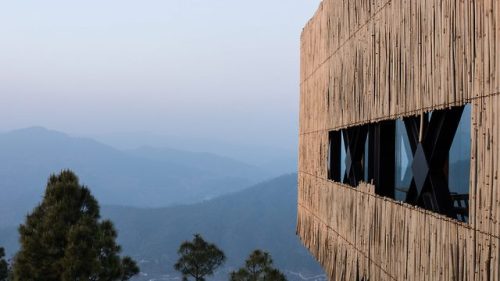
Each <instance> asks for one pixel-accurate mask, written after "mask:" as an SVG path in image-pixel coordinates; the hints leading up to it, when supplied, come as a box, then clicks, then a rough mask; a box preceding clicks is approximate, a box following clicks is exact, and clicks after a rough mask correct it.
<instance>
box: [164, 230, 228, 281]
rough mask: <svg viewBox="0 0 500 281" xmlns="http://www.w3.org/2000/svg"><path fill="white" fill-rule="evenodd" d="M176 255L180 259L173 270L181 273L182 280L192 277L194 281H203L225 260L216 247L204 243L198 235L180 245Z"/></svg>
mask: <svg viewBox="0 0 500 281" xmlns="http://www.w3.org/2000/svg"><path fill="white" fill-rule="evenodd" d="M177 253H178V254H179V256H180V257H179V260H178V261H177V263H176V264H175V265H174V268H175V270H177V271H179V272H181V273H182V276H183V278H184V280H188V277H192V278H194V280H196V281H204V280H205V277H207V276H211V275H213V274H214V272H215V270H216V269H217V268H218V267H220V266H221V265H222V264H223V263H224V262H225V260H226V256H225V255H224V253H223V252H222V251H221V250H220V249H219V248H217V246H216V245H214V244H211V243H208V242H206V241H205V240H204V239H203V238H202V237H201V235H199V234H196V235H195V236H194V239H193V241H185V242H184V243H182V244H181V246H180V247H179V250H178V251H177Z"/></svg>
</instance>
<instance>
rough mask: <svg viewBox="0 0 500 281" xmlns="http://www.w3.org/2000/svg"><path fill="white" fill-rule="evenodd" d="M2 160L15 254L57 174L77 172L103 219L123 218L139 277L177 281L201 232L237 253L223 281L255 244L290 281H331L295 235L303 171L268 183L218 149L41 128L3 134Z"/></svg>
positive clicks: (1, 236)
mask: <svg viewBox="0 0 500 281" xmlns="http://www.w3.org/2000/svg"><path fill="white" fill-rule="evenodd" d="M269 157H273V155H272V154H271V153H270V154H269ZM293 157H294V156H292V158H293ZM278 158H279V157H278ZM0 159H2V161H1V162H0V190H1V191H2V194H3V196H1V197H0V245H1V246H5V247H6V250H7V253H8V255H9V256H11V255H13V254H14V253H15V252H16V251H17V247H18V242H17V239H18V234H17V226H18V225H19V223H20V222H22V221H23V219H24V216H25V215H26V214H27V213H28V212H30V211H31V210H32V209H33V208H34V207H35V206H36V204H37V203H38V202H40V201H41V196H42V194H43V192H44V188H45V183H46V180H47V178H48V176H49V175H50V174H51V173H55V172H58V171H60V170H62V169H71V170H73V171H75V172H76V173H77V174H78V176H79V177H80V180H81V182H83V183H84V184H86V185H88V186H89V187H90V188H91V190H92V192H93V194H94V195H95V196H96V197H97V199H98V200H99V202H100V204H101V206H103V207H102V215H103V217H105V218H110V219H111V220H112V221H114V222H115V224H116V227H117V229H118V231H119V243H120V244H122V245H123V248H124V252H125V254H127V255H132V256H133V257H134V258H135V259H136V260H138V261H140V265H141V268H142V269H143V275H141V276H140V277H138V278H137V279H136V280H141V281H142V280H171V279H170V278H174V280H175V278H176V276H177V275H176V274H175V273H173V270H172V264H173V263H174V260H175V259H176V258H177V255H176V250H177V247H178V245H179V244H180V243H181V241H184V240H187V239H190V238H191V237H192V235H193V234H195V233H201V234H202V235H203V236H204V237H206V238H207V239H208V240H211V241H213V242H215V243H217V244H218V245H219V246H220V247H221V248H222V249H223V250H224V251H225V252H226V254H227V255H228V263H227V264H226V267H225V268H224V269H223V270H222V271H221V272H220V274H219V275H218V277H216V278H215V279H214V280H226V279H227V274H228V272H229V271H230V270H232V269H234V268H236V267H239V266H241V265H242V264H243V261H244V260H245V258H246V256H247V255H248V254H249V253H250V252H251V251H252V250H253V249H255V248H262V249H265V250H268V251H270V252H271V254H272V256H273V257H274V258H275V261H276V264H277V265H278V266H279V267H281V268H282V269H283V270H284V271H286V272H287V274H288V276H289V277H290V280H304V279H305V276H309V277H314V276H319V277H316V278H312V279H307V280H323V278H324V277H323V276H322V274H323V273H322V271H321V269H320V267H319V266H318V264H317V263H316V262H315V261H314V259H313V258H312V257H311V256H310V255H309V253H308V252H307V250H305V248H303V247H302V246H301V244H300V242H299V240H298V238H297V237H296V235H295V221H296V201H297V189H296V186H297V183H296V178H297V176H296V174H291V175H287V176H282V177H279V178H277V179H274V180H270V181H265V180H266V179H269V178H271V177H275V176H276V174H275V173H273V172H269V171H267V170H266V169H263V168H260V167H257V166H255V165H250V164H246V163H244V162H241V161H238V160H234V159H231V158H228V157H222V156H218V155H215V154H213V153H202V152H188V151H183V150H177V149H172V148H155V147H151V146H142V147H139V148H135V149H128V150H119V149H116V148H113V147H111V146H109V145H105V144H102V143H99V142H97V141H94V140H91V139H86V138H75V137H71V136H68V135H66V134H63V133H60V132H55V131H50V130H47V129H44V128H40V127H33V128H28V129H22V130H17V131H12V132H8V133H2V134H0ZM280 163H282V164H277V165H276V166H277V167H279V168H280V169H286V168H283V167H286V164H283V162H282V161H281V162H280ZM261 181H264V183H261V184H257V185H254V184H256V183H258V182H261ZM251 185H253V186H251ZM249 186H251V187H249ZM188 204H190V205H188ZM168 206H169V207H168ZM153 207H156V208H153ZM160 207H161V208H160Z"/></svg>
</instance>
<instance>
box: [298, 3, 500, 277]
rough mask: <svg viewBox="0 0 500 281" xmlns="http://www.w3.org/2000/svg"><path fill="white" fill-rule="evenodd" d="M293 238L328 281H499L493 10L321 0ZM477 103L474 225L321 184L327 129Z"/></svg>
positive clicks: (310, 43) (498, 103)
mask: <svg viewBox="0 0 500 281" xmlns="http://www.w3.org/2000/svg"><path fill="white" fill-rule="evenodd" d="M301 46H302V47H301V82H300V83H301V101H300V102H301V103H300V104H301V105H300V140H299V202H298V209H299V215H298V225H297V228H298V233H299V235H300V237H301V239H302V240H303V242H304V244H305V245H306V246H307V247H308V248H309V249H310V250H311V252H312V253H313V254H314V255H315V256H316V257H317V259H318V260H319V261H320V262H321V263H322V265H323V266H324V268H325V269H326V271H327V272H328V273H329V274H330V277H331V280H356V276H357V275H359V276H361V277H368V278H370V280H500V185H499V182H498V167H499V165H500V162H499V157H500V144H499V141H500V131H499V129H500V128H499V124H500V96H499V94H500V1H497V0H484V1H470V0H469V1H468V0H464V1H451V0H442V1H437V0H434V1H431V0H420V1H409V0H408V1H405V0H400V1H387V0H385V1H383V0H372V1H361V0H324V1H323V3H322V4H321V5H320V7H319V9H318V11H317V12H316V14H315V16H314V17H313V18H312V19H311V21H310V22H309V23H308V24H307V25H306V27H305V28H304V31H303V33H302V43H301ZM466 103H471V104H472V122H471V126H472V128H471V148H472V149H471V150H472V153H471V171H470V173H471V174H470V175H471V176H470V186H469V189H470V190H469V194H470V208H469V212H470V213H469V222H468V223H460V222H458V221H455V220H452V219H449V218H446V217H444V216H441V215H438V214H435V213H432V212H429V211H425V210H422V209H418V208H416V207H414V206H410V205H406V204H402V203H399V202H396V201H393V200H391V199H388V198H382V197H379V196H377V195H375V194H374V193H373V191H372V187H370V186H368V185H364V184H363V186H362V187H360V188H357V189H355V188H351V187H349V186H345V185H342V184H339V183H335V182H332V181H329V180H328V176H327V153H328V132H329V131H330V130H338V129H341V128H346V127H350V126H353V125H358V124H365V123H371V122H376V121H381V120H387V119H396V118H400V117H404V116H412V115H416V114H420V113H421V112H427V111H430V110H434V109H442V108H447V107H450V106H455V105H463V104H466Z"/></svg>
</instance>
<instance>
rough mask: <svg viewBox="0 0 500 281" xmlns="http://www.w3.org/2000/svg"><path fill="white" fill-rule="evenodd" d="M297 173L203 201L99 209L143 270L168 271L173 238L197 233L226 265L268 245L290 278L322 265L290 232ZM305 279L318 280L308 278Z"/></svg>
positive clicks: (157, 273)
mask: <svg viewBox="0 0 500 281" xmlns="http://www.w3.org/2000/svg"><path fill="white" fill-rule="evenodd" d="M296 179H297V175H296V174H292V175H287V176H282V177H280V178H277V179H274V180H271V181H268V182H265V183H262V184H259V185H256V186H254V187H251V188H249V189H246V190H244V191H240V192H238V193H235V194H230V195H225V196H222V197H220V198H217V199H214V200H210V201H207V202H203V203H199V204H195V205H190V206H177V207H170V208H162V209H135V208H126V207H104V208H103V210H102V214H103V216H104V217H108V218H110V219H111V220H112V221H113V222H115V224H116V226H117V228H118V230H119V241H120V243H121V244H122V245H123V247H124V251H125V252H126V253H127V254H129V255H132V256H134V257H135V258H136V259H138V260H141V261H142V262H141V268H142V269H143V270H144V271H145V272H148V276H144V278H143V279H138V280H170V279H154V278H159V277H160V276H164V277H165V276H166V275H169V276H171V277H172V278H173V277H174V276H175V274H174V273H173V272H172V271H173V270H172V266H173V264H174V262H175V260H176V259H177V253H176V251H177V248H178V246H179V244H180V243H181V242H182V241H184V240H188V239H191V238H192V235H193V234H195V233H200V234H202V235H203V237H205V238H206V239H207V240H209V241H213V242H215V243H216V244H217V245H218V246H219V247H220V248H222V249H223V250H224V251H225V253H226V254H227V256H228V262H227V264H226V266H227V268H226V271H223V272H222V273H221V276H222V277H219V278H217V280H227V273H228V270H230V269H233V268H235V267H239V266H241V265H242V264H243V262H244V260H245V258H246V257H247V255H248V254H249V253H250V252H251V250H253V249H256V248H261V249H265V250H268V251H270V253H271V254H272V256H273V257H274V259H275V262H276V264H277V265H278V266H279V267H280V268H281V269H284V270H285V271H287V273H288V274H289V276H290V277H291V280H302V278H298V277H297V275H294V274H292V272H295V273H301V274H303V275H304V276H317V275H321V274H323V273H322V270H321V268H320V267H319V265H318V264H317V262H316V261H315V260H314V259H313V258H312V257H311V256H310V254H309V253H308V252H307V250H306V249H305V248H304V247H303V246H302V245H301V244H300V242H299V239H298V238H297V236H296V235H295V224H296V210H297V205H296V204H297V180H296ZM310 280H323V279H322V278H316V279H314V278H312V279H310Z"/></svg>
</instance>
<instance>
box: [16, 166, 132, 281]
mask: <svg viewBox="0 0 500 281" xmlns="http://www.w3.org/2000/svg"><path fill="white" fill-rule="evenodd" d="M19 234H20V243H21V249H20V250H19V252H18V253H17V255H16V257H15V260H14V265H13V278H14V280H15V281H35V280H36V281H78V280H94V281H100V280H102V281H104V280H106V281H112V280H128V279H129V278H130V277H131V276H133V275H135V274H137V273H138V271H139V270H138V268H137V266H136V265H135V262H134V261H133V260H132V259H130V258H128V257H125V258H121V257H120V256H119V253H120V251H121V249H120V246H119V245H117V244H116V242H115V240H116V237H117V232H116V230H115V228H114V226H113V223H112V222H110V221H107V220H104V221H102V220H101V219H100V211H99V204H98V202H97V200H96V199H95V198H94V196H92V194H91V192H90V190H89V189H88V188H86V187H85V186H82V185H80V184H79V181H78V178H77V176H76V175H75V174H74V173H73V172H71V171H63V172H61V173H60V174H59V175H57V176H56V175H53V176H51V177H50V179H49V181H48V183H47V188H46V190H45V195H44V198H43V200H42V202H41V203H40V204H39V205H38V206H37V207H36V208H35V209H34V210H33V212H32V213H31V214H29V215H28V216H27V218H26V222H25V223H24V224H23V225H21V226H20V227H19Z"/></svg>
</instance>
